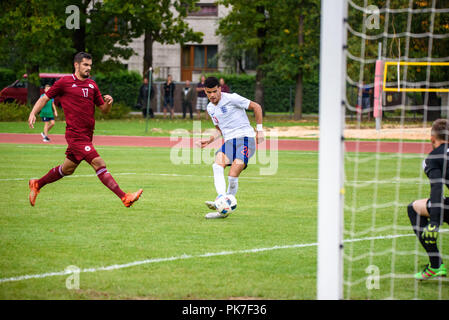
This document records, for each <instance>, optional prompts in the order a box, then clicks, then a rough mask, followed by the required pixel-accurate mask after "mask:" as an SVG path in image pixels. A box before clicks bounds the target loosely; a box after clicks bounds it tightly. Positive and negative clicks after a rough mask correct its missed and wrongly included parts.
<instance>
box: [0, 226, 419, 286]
mask: <svg viewBox="0 0 449 320" xmlns="http://www.w3.org/2000/svg"><path fill="white" fill-rule="evenodd" d="M411 236H415V234H414V233H412V234H399V235H387V236H377V237H367V238H360V239H348V240H344V241H343V242H359V241H368V240H385V239H394V238H402V237H411ZM317 245H318V243H316V242H315V243H303V244H292V245H283V246H273V247H268V248H254V249H246V250H236V251H220V252H209V253H204V254H200V255H188V254H183V255H180V256H175V257H167V258H154V259H146V260H140V261H134V262H130V263H125V264H114V265H110V266H106V267H96V268H86V269H81V270H80V271H79V272H80V273H87V272H97V271H111V270H118V269H123V268H129V267H134V266H139V265H144V264H150V263H158V262H168V261H176V260H184V259H195V258H207V257H216V256H229V255H234V254H242V253H258V252H264V251H272V250H280V249H292V248H305V247H314V246H317ZM69 274H73V270H64V271H58V272H49V273H41V274H31V275H23V276H17V277H11V278H2V279H0V283H4V282H13V281H22V280H28V279H40V278H48V277H54V276H63V275H69Z"/></svg>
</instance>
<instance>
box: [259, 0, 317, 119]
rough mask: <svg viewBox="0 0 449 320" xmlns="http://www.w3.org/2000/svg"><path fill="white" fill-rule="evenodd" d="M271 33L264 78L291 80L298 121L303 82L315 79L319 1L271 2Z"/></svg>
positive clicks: (285, 0)
mask: <svg viewBox="0 0 449 320" xmlns="http://www.w3.org/2000/svg"><path fill="white" fill-rule="evenodd" d="M272 10H273V12H274V13H273V15H272V16H273V19H276V21H273V22H272V23H273V25H276V26H277V30H276V31H273V34H272V35H271V37H270V40H269V42H268V44H269V48H270V50H269V55H270V57H271V59H270V61H269V62H268V63H267V65H266V66H265V68H266V69H267V75H268V76H273V77H278V78H281V79H283V80H294V81H295V83H296V86H295V107H294V119H295V120H299V119H301V118H302V106H303V87H304V80H305V79H311V78H313V77H316V76H317V74H318V63H319V53H320V42H319V41H320V1H319V0H284V1H276V2H274V3H273V9H272Z"/></svg>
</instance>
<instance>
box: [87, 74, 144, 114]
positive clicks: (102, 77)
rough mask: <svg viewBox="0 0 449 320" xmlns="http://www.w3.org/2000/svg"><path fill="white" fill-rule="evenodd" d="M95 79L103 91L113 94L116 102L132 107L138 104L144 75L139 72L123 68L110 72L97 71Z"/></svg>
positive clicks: (103, 92)
mask: <svg viewBox="0 0 449 320" xmlns="http://www.w3.org/2000/svg"><path fill="white" fill-rule="evenodd" d="M94 80H95V82H96V83H97V85H98V87H99V88H100V91H101V93H102V94H103V95H104V94H109V95H111V96H112V97H113V98H114V102H118V103H122V104H125V105H127V106H128V107H130V108H132V107H133V106H134V105H135V104H136V102H137V97H138V96H139V89H140V86H141V85H142V76H141V75H140V74H139V73H138V72H136V71H126V70H122V71H119V72H115V73H110V74H103V73H96V74H95V76H94ZM114 105H115V103H114Z"/></svg>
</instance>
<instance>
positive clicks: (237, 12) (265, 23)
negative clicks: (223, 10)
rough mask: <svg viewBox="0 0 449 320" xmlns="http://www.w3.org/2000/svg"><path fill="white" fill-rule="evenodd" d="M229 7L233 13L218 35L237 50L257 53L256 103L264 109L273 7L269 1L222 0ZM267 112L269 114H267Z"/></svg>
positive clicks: (227, 18)
mask: <svg viewBox="0 0 449 320" xmlns="http://www.w3.org/2000/svg"><path fill="white" fill-rule="evenodd" d="M218 3H220V4H223V5H225V6H226V7H229V6H232V9H231V11H230V12H229V14H228V15H227V16H226V17H224V18H223V19H221V20H220V22H219V28H218V30H217V33H218V34H220V35H222V36H223V37H225V38H226V39H229V41H230V42H232V43H234V47H235V49H236V50H241V51H243V52H244V51H246V50H251V49H254V50H256V58H257V63H258V66H257V69H256V87H255V93H254V96H255V98H254V100H255V101H256V102H257V103H259V104H260V105H261V106H262V108H263V102H264V88H263V79H264V77H265V72H264V69H263V67H264V65H265V63H266V61H268V59H269V57H268V56H267V37H268V36H269V30H270V28H271V25H270V23H271V21H272V19H270V18H271V12H270V8H271V6H272V5H273V2H272V1H269V0H253V1H245V0H220V1H218ZM264 113H265V111H264Z"/></svg>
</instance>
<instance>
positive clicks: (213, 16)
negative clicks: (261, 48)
mask: <svg viewBox="0 0 449 320" xmlns="http://www.w3.org/2000/svg"><path fill="white" fill-rule="evenodd" d="M197 5H198V6H199V10H198V11H196V12H193V13H191V14H189V16H188V17H187V18H186V22H187V23H188V24H189V26H190V27H191V28H192V29H193V31H195V32H202V33H203V34H204V36H203V42H202V43H200V44H199V43H186V44H184V45H180V44H174V45H166V44H160V43H157V42H155V43H154V44H153V78H154V79H160V80H162V79H166V77H167V75H168V74H171V75H172V76H173V80H174V81H185V80H191V81H194V82H198V80H199V78H200V77H201V74H204V73H206V72H216V71H222V70H223V69H224V68H225V65H224V63H223V61H220V60H219V59H217V53H218V52H220V50H221V49H222V44H221V43H220V37H219V36H217V35H216V30H217V28H218V22H219V19H220V18H223V17H225V16H226V15H227V14H228V12H229V11H230V8H226V7H225V6H222V5H217V4H216V3H214V2H213V1H211V0H201V1H199V2H198V4H197ZM143 39H144V37H143V36H142V37H140V38H138V39H136V40H134V41H133V42H132V43H131V45H130V46H131V47H132V48H133V49H134V51H135V52H136V53H137V54H136V55H134V56H132V57H131V58H130V59H129V60H126V61H123V63H125V64H127V65H128V70H135V71H138V72H139V73H141V74H142V72H143V54H144V41H143Z"/></svg>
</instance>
